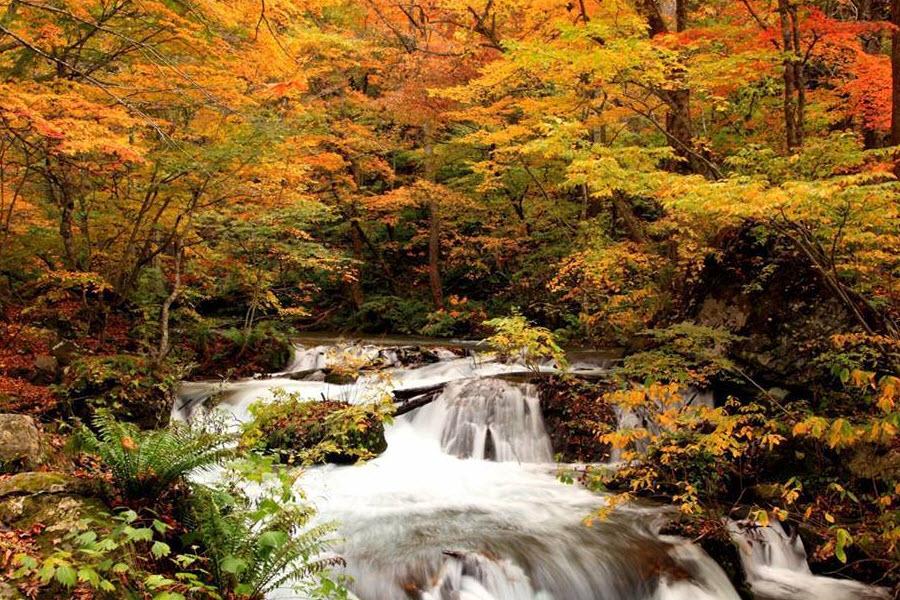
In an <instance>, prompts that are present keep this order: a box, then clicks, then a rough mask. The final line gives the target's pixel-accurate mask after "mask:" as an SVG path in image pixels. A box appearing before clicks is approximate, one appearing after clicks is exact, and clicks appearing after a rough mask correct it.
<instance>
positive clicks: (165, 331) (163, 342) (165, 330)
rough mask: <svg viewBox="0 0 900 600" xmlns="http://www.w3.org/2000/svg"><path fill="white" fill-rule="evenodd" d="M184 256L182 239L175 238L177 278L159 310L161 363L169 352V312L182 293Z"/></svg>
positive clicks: (158, 358) (159, 358)
mask: <svg viewBox="0 0 900 600" xmlns="http://www.w3.org/2000/svg"><path fill="white" fill-rule="evenodd" d="M183 256H184V249H183V248H182V246H181V239H180V238H179V239H176V240H175V280H174V281H173V282H172V291H171V292H170V293H169V295H168V296H167V297H166V299H165V300H164V301H163V304H162V310H160V312H159V349H158V350H157V352H156V362H157V363H161V362H162V361H163V360H165V358H166V356H168V354H169V349H170V346H169V314H170V311H171V309H172V304H173V303H174V302H175V300H177V299H178V296H179V295H180V294H181V261H182V257H183Z"/></svg>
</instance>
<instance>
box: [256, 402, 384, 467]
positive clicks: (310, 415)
mask: <svg viewBox="0 0 900 600" xmlns="http://www.w3.org/2000/svg"><path fill="white" fill-rule="evenodd" d="M253 412H254V415H255V417H256V419H255V420H254V421H253V422H252V423H250V424H248V425H247V426H246V427H245V429H244V434H243V438H242V439H243V443H244V445H245V446H255V447H257V448H259V449H263V450H266V451H270V452H274V453H276V454H278V455H279V456H280V457H281V459H282V460H283V461H284V462H286V463H289V464H295V463H299V464H307V465H310V464H323V463H335V464H353V463H356V462H358V461H360V460H366V459H369V458H372V457H375V456H377V455H378V454H381V453H382V452H384V451H385V450H386V449H387V441H386V440H385V437H384V423H383V419H384V415H383V414H382V412H381V411H380V410H379V408H378V407H377V406H374V405H369V406H360V405H353V404H348V403H346V402H338V401H334V400H323V401H301V400H297V399H294V398H288V399H285V400H281V401H279V402H275V403H272V404H268V405H262V406H256V407H254V409H253Z"/></svg>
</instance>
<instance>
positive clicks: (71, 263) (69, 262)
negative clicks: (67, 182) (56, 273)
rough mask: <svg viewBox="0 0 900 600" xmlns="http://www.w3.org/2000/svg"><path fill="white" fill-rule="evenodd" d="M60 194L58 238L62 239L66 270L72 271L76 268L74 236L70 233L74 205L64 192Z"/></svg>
mask: <svg viewBox="0 0 900 600" xmlns="http://www.w3.org/2000/svg"><path fill="white" fill-rule="evenodd" d="M60 194H61V198H60V199H61V201H62V202H61V204H60V207H59V208H60V216H59V237H60V238H61V239H62V243H63V252H64V253H65V255H66V268H68V269H70V270H73V271H74V270H76V269H77V268H78V259H77V257H76V255H75V241H74V235H73V233H72V221H73V219H72V214H73V213H74V212H75V204H74V203H73V202H72V201H71V200H69V198H68V197H67V196H68V194H67V193H66V192H65V191H61V192H60Z"/></svg>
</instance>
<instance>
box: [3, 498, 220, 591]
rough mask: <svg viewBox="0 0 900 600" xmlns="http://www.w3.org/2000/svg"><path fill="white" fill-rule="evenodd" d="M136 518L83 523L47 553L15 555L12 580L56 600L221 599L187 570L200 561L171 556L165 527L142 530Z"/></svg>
mask: <svg viewBox="0 0 900 600" xmlns="http://www.w3.org/2000/svg"><path fill="white" fill-rule="evenodd" d="M137 519H138V515H137V513H135V512H133V511H123V512H121V513H119V514H117V515H112V516H110V519H109V521H108V522H105V523H99V522H96V521H94V520H91V519H83V520H81V521H79V523H78V524H77V526H76V528H75V529H74V530H73V531H71V532H69V533H68V534H67V535H66V537H65V538H64V539H63V541H62V543H61V544H60V545H59V546H57V547H56V548H55V549H54V550H53V551H52V552H51V553H49V554H47V555H45V556H36V555H34V554H31V553H27V552H21V553H18V554H16V556H15V557H14V558H13V564H14V565H15V566H16V567H17V568H16V570H15V571H13V573H12V578H13V579H17V580H22V581H23V582H24V583H25V585H26V586H27V587H28V588H29V590H31V591H32V592H33V591H36V590H46V591H47V592H49V593H50V594H52V597H54V598H64V597H78V598H82V597H84V598H93V597H115V598H133V597H135V598H136V597H149V594H153V597H154V598H168V599H170V600H175V599H177V598H181V599H183V598H185V597H187V596H190V597H191V598H219V597H220V596H219V595H218V594H217V593H216V589H215V588H213V587H210V586H209V585H207V584H206V583H204V581H203V580H202V577H201V575H202V571H201V572H196V571H192V570H191V566H192V565H194V564H195V563H196V562H197V561H198V560H199V558H200V557H198V556H196V555H192V554H176V553H173V551H172V548H171V547H170V546H169V544H167V543H166V542H165V541H164V539H165V535H166V533H167V532H168V530H169V525H167V524H166V523H164V522H162V521H159V520H153V522H152V523H151V524H150V525H149V526H147V527H144V526H142V525H141V524H139V523H138V522H137ZM44 597H51V596H44Z"/></svg>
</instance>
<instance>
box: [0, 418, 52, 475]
mask: <svg viewBox="0 0 900 600" xmlns="http://www.w3.org/2000/svg"><path fill="white" fill-rule="evenodd" d="M41 462H43V453H42V451H41V434H40V432H39V431H38V428H37V426H36V425H35V423H34V419H32V418H31V417H29V416H27V415H15V414H0V472H11V471H16V470H28V469H33V468H35V467H37V466H38V465H40V464H41Z"/></svg>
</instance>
